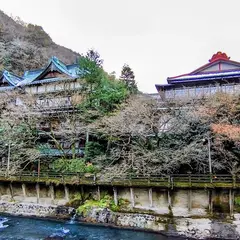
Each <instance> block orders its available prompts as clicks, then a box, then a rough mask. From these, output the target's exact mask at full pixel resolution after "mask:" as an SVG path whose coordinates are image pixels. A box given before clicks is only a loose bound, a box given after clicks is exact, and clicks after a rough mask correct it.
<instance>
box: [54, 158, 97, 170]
mask: <svg viewBox="0 0 240 240" xmlns="http://www.w3.org/2000/svg"><path fill="white" fill-rule="evenodd" d="M50 168H51V169H52V170H54V171H57V172H81V173H94V172H95V171H96V167H95V166H94V165H93V164H92V163H85V160H84V159H82V158H76V159H62V158H61V159H57V160H55V161H54V162H53V163H52V164H51V165H50Z"/></svg>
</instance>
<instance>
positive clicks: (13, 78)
mask: <svg viewBox="0 0 240 240" xmlns="http://www.w3.org/2000/svg"><path fill="white" fill-rule="evenodd" d="M0 78H1V80H2V81H6V82H8V83H9V85H10V86H16V85H17V84H18V83H19V82H21V81H22V80H23V79H22V78H21V77H19V76H17V75H15V74H13V73H10V72H8V71H7V70H4V71H3V73H2V76H1V77H0Z"/></svg>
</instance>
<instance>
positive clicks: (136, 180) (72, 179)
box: [0, 171, 240, 188]
mask: <svg viewBox="0 0 240 240" xmlns="http://www.w3.org/2000/svg"><path fill="white" fill-rule="evenodd" d="M0 180H7V181H28V182H46V181H49V182H51V181H52V182H54V181H57V182H59V183H66V184H89V185H95V184H99V185H101V184H102V185H118V186H162V187H168V188H173V187H240V176H233V175H228V174H217V175H214V174H212V175H207V174H206V175H205V174H173V175H168V176H162V175H149V176H146V175H125V176H113V177H106V176H104V175H101V174H90V173H85V174H84V173H81V172H64V173H63V172H51V171H45V172H39V173H38V172H27V171H23V172H17V173H10V174H9V175H7V174H6V172H3V171H0Z"/></svg>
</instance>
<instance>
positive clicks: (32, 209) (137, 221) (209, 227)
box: [0, 201, 240, 239]
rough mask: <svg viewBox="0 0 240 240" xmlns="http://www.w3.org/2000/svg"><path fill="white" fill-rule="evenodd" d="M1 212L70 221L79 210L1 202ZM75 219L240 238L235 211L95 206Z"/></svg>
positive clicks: (200, 236)
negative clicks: (221, 214) (225, 214)
mask: <svg viewBox="0 0 240 240" xmlns="http://www.w3.org/2000/svg"><path fill="white" fill-rule="evenodd" d="M0 213H5V214H11V215H14V216H27V217H38V218H45V219H46V218H47V219H48V218H49V219H59V220H70V219H71V218H72V217H73V215H74V213H75V209H74V208H71V207H65V206H59V205H51V204H37V203H23V202H22V203H20V202H6V201H0ZM74 220H75V221H77V222H84V223H91V224H97V225H104V226H111V227H117V228H126V229H134V230H142V231H153V232H157V233H161V234H164V235H167V236H172V237H177V236H182V237H188V238H195V239H209V238H218V239H240V214H235V215H234V216H233V218H232V219H226V218H222V219H220V218H218V219H210V218H207V217H199V218H197V217H195V218H191V217H184V216H183V217H174V216H167V215H152V214H143V213H136V212H135V213H127V212H126V213H120V212H113V211H111V210H109V209H108V208H91V209H88V210H87V211H86V212H85V213H84V214H79V215H75V219H74Z"/></svg>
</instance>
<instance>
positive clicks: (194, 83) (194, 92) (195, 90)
mask: <svg viewBox="0 0 240 240" xmlns="http://www.w3.org/2000/svg"><path fill="white" fill-rule="evenodd" d="M155 86H156V88H157V91H158V92H159V94H160V97H161V99H162V100H163V101H166V100H179V99H194V98H196V99H197V98H205V97H209V96H211V95H213V94H215V93H217V92H223V93H239V92H240V62H236V61H232V60H230V57H228V56H227V55H226V54H225V53H222V52H217V53H216V54H214V55H213V56H212V58H211V59H210V60H209V63H207V64H205V65H203V66H201V67H199V68H197V69H196V70H194V71H192V72H190V73H187V74H182V75H179V76H175V77H168V78H167V84H156V85H155Z"/></svg>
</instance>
